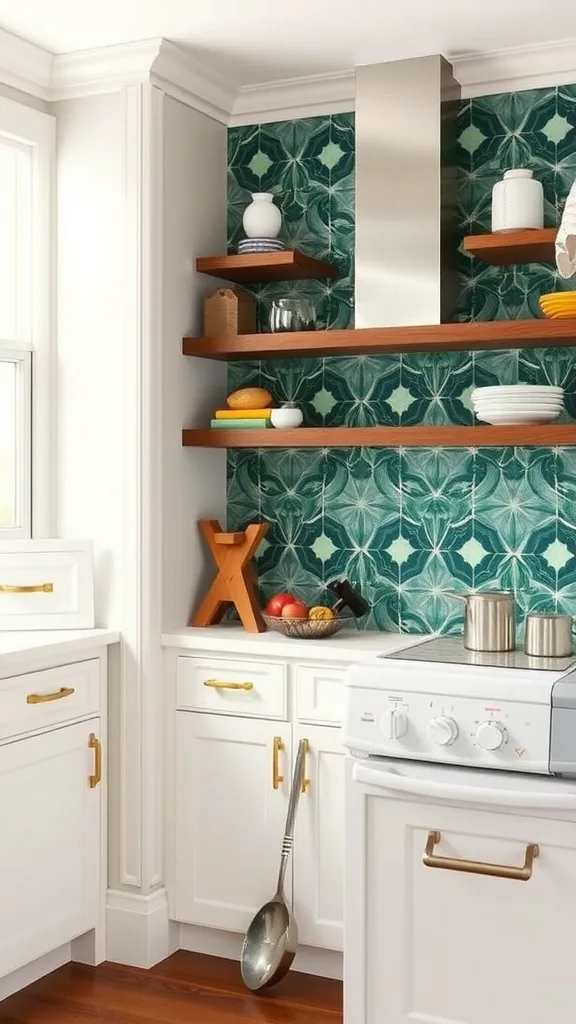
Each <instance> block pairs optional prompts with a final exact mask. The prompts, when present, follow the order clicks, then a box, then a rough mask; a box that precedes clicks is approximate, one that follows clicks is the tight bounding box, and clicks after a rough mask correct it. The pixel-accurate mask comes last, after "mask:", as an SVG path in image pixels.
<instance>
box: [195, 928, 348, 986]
mask: <svg viewBox="0 0 576 1024" xmlns="http://www.w3.org/2000/svg"><path fill="white" fill-rule="evenodd" d="M177 927H179V938H178V948H179V949H187V950H190V951H191V952H192V953H206V954H207V955H208V956H222V957H224V958H225V959H226V960H239V959H240V953H241V951H242V942H243V938H244V937H243V936H242V935H238V934H237V933H236V932H225V931H220V929H218V928H199V927H198V926H197V925H194V924H181V925H179V926H177ZM292 970H293V971H300V972H301V973H302V974H315V975H316V976H317V977H320V978H337V979H338V980H339V981H340V980H341V979H342V953H338V952H336V950H332V949H316V948H315V947H314V946H299V948H298V952H297V954H296V957H295V959H294V964H293V967H292Z"/></svg>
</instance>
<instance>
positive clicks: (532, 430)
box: [182, 423, 576, 448]
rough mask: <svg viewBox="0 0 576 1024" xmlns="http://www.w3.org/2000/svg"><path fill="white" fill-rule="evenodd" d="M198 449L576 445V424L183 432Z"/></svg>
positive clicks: (186, 441) (186, 443)
mask: <svg viewBox="0 0 576 1024" xmlns="http://www.w3.org/2000/svg"><path fill="white" fill-rule="evenodd" d="M182 444H183V445H184V446H186V447H195V448H362V447H366V448H414V447H417V448H435V447H442V448H444V447H446V448H487V447H488V448H493V447H494V446H496V447H500V446H502V447H508V446H521V447H525V446H531V445H543V446H544V447H554V446H556V445H576V423H560V424H558V423H551V424H546V425H536V426H522V425H521V426H506V427H502V426H501V427H484V426H471V427H458V426H448V427H430V426H419V427H299V428H298V429H297V430H276V429H274V428H269V429H266V430H225V429H222V430H212V429H208V430H183V431H182Z"/></svg>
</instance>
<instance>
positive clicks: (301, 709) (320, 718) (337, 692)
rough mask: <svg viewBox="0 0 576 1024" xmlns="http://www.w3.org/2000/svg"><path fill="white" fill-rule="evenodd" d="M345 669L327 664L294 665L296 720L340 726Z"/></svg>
mask: <svg viewBox="0 0 576 1024" xmlns="http://www.w3.org/2000/svg"><path fill="white" fill-rule="evenodd" d="M346 674H347V673H346V669H341V668H337V667H336V666H330V665H328V666H326V665H296V667H295V669H294V678H295V680H296V713H297V717H298V721H299V722H318V723H319V724H322V725H340V724H341V722H342V710H343V706H344V704H343V702H344V683H345V681H346Z"/></svg>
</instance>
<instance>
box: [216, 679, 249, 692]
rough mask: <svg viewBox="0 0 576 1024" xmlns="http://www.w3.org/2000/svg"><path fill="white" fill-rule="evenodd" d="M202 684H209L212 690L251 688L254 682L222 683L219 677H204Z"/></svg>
mask: <svg viewBox="0 0 576 1024" xmlns="http://www.w3.org/2000/svg"><path fill="white" fill-rule="evenodd" d="M204 686H210V687H212V689H213V690H253V689H254V683H224V682H221V681H220V680H219V679H205V680H204Z"/></svg>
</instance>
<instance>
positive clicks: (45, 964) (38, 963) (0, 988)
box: [0, 942, 72, 1000]
mask: <svg viewBox="0 0 576 1024" xmlns="http://www.w3.org/2000/svg"><path fill="white" fill-rule="evenodd" d="M71 959H72V947H71V944H70V943H69V942H67V943H65V945H64V946H59V947H58V949H53V950H52V951H51V952H50V953H46V954H45V955H44V956H41V957H39V959H38V960H34V961H33V962H32V963H31V964H25V965H24V967H19V968H18V970H17V971H12V973H11V974H7V975H6V977H5V978H0V1000H1V999H7V998H8V996H12V995H14V993H15V992H19V991H20V989H22V988H26V986H27V985H33V984H34V982H35V981H38V980H39V979H40V978H43V977H44V975H45V974H51V973H52V971H57V970H58V968H59V967H63V966H64V964H68V963H70V960H71Z"/></svg>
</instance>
